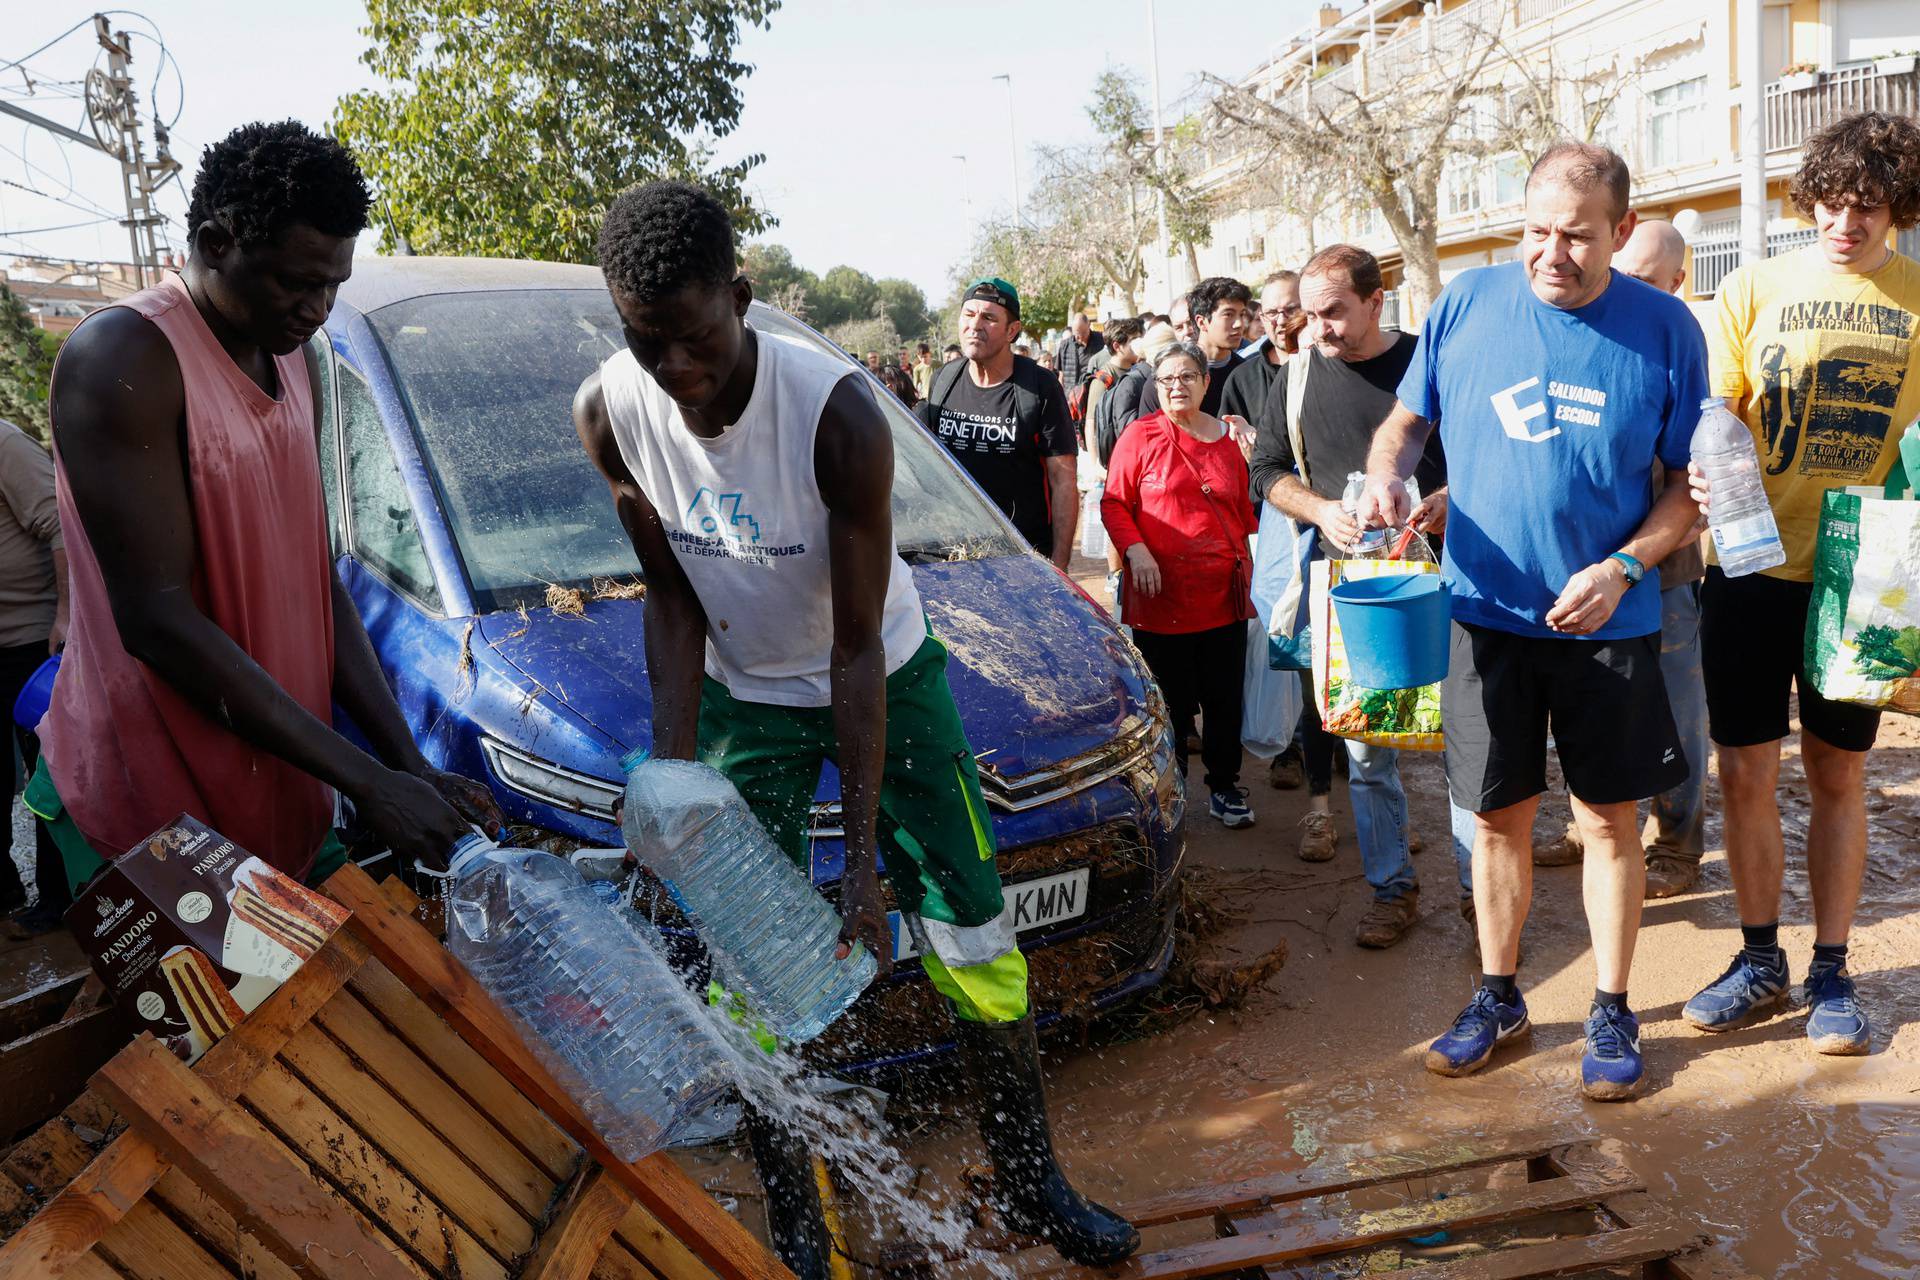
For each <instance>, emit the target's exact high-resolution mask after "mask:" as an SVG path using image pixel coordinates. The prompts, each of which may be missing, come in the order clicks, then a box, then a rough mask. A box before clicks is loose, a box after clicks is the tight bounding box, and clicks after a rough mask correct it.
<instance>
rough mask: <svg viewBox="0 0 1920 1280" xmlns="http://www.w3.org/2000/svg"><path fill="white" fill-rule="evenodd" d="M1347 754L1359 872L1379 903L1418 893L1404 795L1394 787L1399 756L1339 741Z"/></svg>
mask: <svg viewBox="0 0 1920 1280" xmlns="http://www.w3.org/2000/svg"><path fill="white" fill-rule="evenodd" d="M1341 742H1342V744H1343V745H1344V746H1345V747H1346V749H1347V798H1348V800H1349V801H1350V802H1351V803H1352V805H1353V829H1354V834H1355V835H1356V836H1357V837H1358V838H1359V841H1360V869H1361V870H1362V871H1364V872H1366V875H1367V883H1368V884H1370V885H1372V886H1373V896H1374V898H1375V899H1377V900H1378V901H1381V902H1390V901H1392V900H1394V899H1395V898H1404V897H1405V896H1406V895H1407V894H1409V893H1412V892H1414V891H1415V890H1417V889H1418V888H1419V887H1420V880H1419V877H1417V876H1415V875H1414V874H1413V859H1412V858H1411V857H1409V856H1408V854H1407V792H1406V788H1405V787H1403V786H1401V785H1400V753H1399V752H1398V751H1395V750H1394V749H1393V748H1391V747H1374V746H1369V745H1367V744H1366V743H1364V742H1354V741H1352V740H1350V739H1344V738H1343V739H1341Z"/></svg>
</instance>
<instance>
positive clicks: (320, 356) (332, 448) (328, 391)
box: [307, 331, 346, 556]
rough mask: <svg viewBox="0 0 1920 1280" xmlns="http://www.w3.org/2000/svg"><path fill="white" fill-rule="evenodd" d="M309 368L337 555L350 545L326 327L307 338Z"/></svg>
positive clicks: (329, 521) (330, 530)
mask: <svg viewBox="0 0 1920 1280" xmlns="http://www.w3.org/2000/svg"><path fill="white" fill-rule="evenodd" d="M307 368H308V369H309V370H310V371H311V372H312V373H313V407H314V412H315V414H316V416H317V417H318V418H319V427H318V434H319V449H320V492H321V493H322V494H323V495H325V497H326V500H327V545H328V546H329V547H331V548H332V549H333V554H335V555H336V556H337V555H339V554H340V552H341V551H342V550H343V549H344V548H345V546H346V538H345V537H344V536H343V535H342V533H341V530H342V528H343V526H342V524H341V519H340V439H339V436H338V435H337V434H336V433H337V431H338V428H337V427H336V426H335V425H334V415H333V407H334V406H333V400H334V392H333V345H332V344H331V343H329V342H328V341H327V335H326V333H325V332H324V331H323V332H321V333H316V334H314V335H313V337H311V338H309V339H307Z"/></svg>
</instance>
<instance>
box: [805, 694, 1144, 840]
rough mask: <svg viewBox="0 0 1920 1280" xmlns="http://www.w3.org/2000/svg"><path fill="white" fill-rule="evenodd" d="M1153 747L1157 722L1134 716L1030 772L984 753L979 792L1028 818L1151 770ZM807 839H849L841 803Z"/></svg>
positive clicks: (822, 808) (819, 814) (824, 811)
mask: <svg viewBox="0 0 1920 1280" xmlns="http://www.w3.org/2000/svg"><path fill="white" fill-rule="evenodd" d="M1153 745H1154V721H1153V720H1152V719H1150V718H1147V717H1141V716H1135V717H1133V718H1132V719H1131V720H1130V721H1129V724H1128V727H1127V728H1126V729H1125V730H1124V731H1123V732H1122V733H1121V734H1120V736H1118V737H1116V738H1112V739H1110V740H1108V741H1106V742H1103V743H1101V744H1100V745H1099V746H1098V747H1095V748H1094V749H1093V750H1092V751H1087V752H1083V753H1082V754H1080V755H1078V756H1075V757H1074V758H1073V759H1071V760H1066V761H1063V762H1062V763H1060V764H1057V765H1049V766H1048V767H1047V768H1044V769H1035V770H1033V771H1032V772H1031V773H1018V774H1003V773H1001V772H1000V770H999V769H997V768H995V767H994V764H993V759H992V756H993V753H992V752H991V751H986V752H982V753H981V754H980V755H979V756H978V757H976V760H977V761H978V763H979V766H980V791H981V793H982V794H983V795H985V796H986V798H987V804H988V805H990V806H992V807H993V808H995V809H998V810H999V811H1000V812H1002V813H1025V812H1026V811H1027V810H1029V809H1038V808H1039V807H1041V806H1042V805H1047V804H1052V803H1053V802H1054V801H1055V800H1059V799H1061V798H1063V797H1065V796H1070V795H1073V794H1074V793H1075V792H1079V791H1085V790H1086V789H1087V788H1088V787H1092V786H1097V785H1098V784H1100V783H1102V782H1105V781H1106V780H1107V779H1109V778H1115V777H1118V776H1120V775H1121V774H1124V773H1127V772H1128V771H1130V770H1134V769H1146V770H1148V771H1151V770H1152V768H1153ZM808 834H810V835H811V836H813V838H814V839H816V840H838V839H840V838H841V837H842V836H843V835H844V834H845V832H844V831H843V830H842V828H841V824H840V805H839V802H838V801H830V802H828V803H825V804H816V805H814V806H813V819H812V825H811V826H810V827H809V830H808Z"/></svg>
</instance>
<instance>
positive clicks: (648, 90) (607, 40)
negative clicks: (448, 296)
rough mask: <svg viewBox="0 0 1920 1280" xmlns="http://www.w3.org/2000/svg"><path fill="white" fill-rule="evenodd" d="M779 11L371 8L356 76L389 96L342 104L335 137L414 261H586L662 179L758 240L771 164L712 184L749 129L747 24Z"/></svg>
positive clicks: (719, 5) (376, 2)
mask: <svg viewBox="0 0 1920 1280" xmlns="http://www.w3.org/2000/svg"><path fill="white" fill-rule="evenodd" d="M779 5H780V0H641V2H634V0H367V25H366V26H365V27H363V28H361V31H362V33H363V34H364V35H366V36H367V38H368V40H369V41H370V42H371V47H370V48H369V49H368V50H367V52H366V53H365V54H363V55H362V56H361V61H363V62H364V63H366V65H367V66H369V67H371V68H372V69H373V70H374V72H375V73H376V74H377V75H379V76H380V77H381V78H382V79H383V80H386V81H388V82H390V84H391V86H392V87H391V88H387V89H381V90H371V91H363V92H359V93H352V94H348V95H347V96H345V97H343V98H341V99H340V101H339V102H338V103H337V104H336V106H335V108H334V119H333V127H334V130H335V132H336V133H337V134H338V135H339V137H340V139H341V141H343V142H345V143H346V144H347V145H348V146H350V147H352V148H353V149H354V152H355V153H356V154H357V155H358V156H359V158H360V163H361V165H362V167H364V168H365V170H366V172H367V176H368V177H369V178H371V179H372V180H373V183H374V185H375V186H376V187H377V188H378V189H379V191H380V192H381V194H382V195H383V196H384V197H385V200H386V205H387V210H388V212H389V213H390V214H391V217H392V219H393V224H394V228H395V229H396V230H397V231H399V233H400V234H401V235H403V236H405V237H406V238H407V239H408V240H409V241H410V242H411V243H412V245H413V248H414V249H415V251H416V252H420V253H444V254H475V255H485V256H492V257H505V258H542V259H550V260H555V261H563V262H592V261H594V244H595V241H596V240H597V239H598V236H599V232H600V218H601V214H602V213H603V212H604V211H605V209H606V206H607V204H608V202H609V201H611V200H612V198H613V197H614V196H616V195H618V194H619V193H620V192H621V191H623V190H625V189H626V188H627V187H630V186H632V185H633V184H635V183H638V182H644V181H647V180H649V179H653V178H687V179H692V180H696V181H699V182H702V183H704V184H706V185H707V186H709V187H710V188H712V189H713V190H714V191H715V192H716V193H717V194H718V195H719V196H720V198H721V199H722V200H723V201H725V202H726V203H727V205H728V207H729V208H730V209H732V210H733V213H734V217H735V219H736V220H737V224H738V225H739V226H740V227H741V228H742V229H743V230H745V231H748V232H753V231H760V230H763V229H765V228H766V227H767V226H768V225H769V223H770V222H771V219H770V218H769V217H768V215H767V214H766V212H765V211H764V210H762V209H760V208H758V207H757V206H755V205H754V203H753V202H752V200H751V199H749V198H748V196H747V195H746V192H745V191H744V189H743V183H744V180H745V178H746V176H747V173H748V172H749V171H750V170H751V169H752V168H753V166H754V165H756V164H758V163H759V161H760V157H759V156H749V157H748V158H747V159H745V160H743V161H741V162H739V163H738V164H733V165H725V166H718V167H716V166H715V165H714V164H713V152H712V147H711V140H712V139H714V138H719V137H724V136H725V135H726V134H728V133H730V132H731V131H732V130H733V128H734V126H735V125H736V124H737V123H738V122H739V119H740V106H741V103H740V92H739V82H740V80H741V79H742V78H743V77H744V76H745V75H746V74H747V73H748V72H749V71H750V70H751V68H750V67H749V66H748V65H747V64H745V63H742V62H739V61H736V60H735V59H734V57H733V51H734V44H735V41H736V39H737V38H738V36H739V32H740V28H741V26H742V24H755V25H762V24H764V23H765V22H766V20H767V18H768V15H770V14H771V13H773V11H774V10H776V9H777V8H779ZM376 221H379V218H378V216H376Z"/></svg>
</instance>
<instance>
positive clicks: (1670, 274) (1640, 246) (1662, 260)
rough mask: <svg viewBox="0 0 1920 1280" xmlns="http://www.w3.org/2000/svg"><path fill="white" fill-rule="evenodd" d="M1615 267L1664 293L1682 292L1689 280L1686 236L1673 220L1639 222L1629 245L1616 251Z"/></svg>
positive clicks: (1616, 269)
mask: <svg viewBox="0 0 1920 1280" xmlns="http://www.w3.org/2000/svg"><path fill="white" fill-rule="evenodd" d="M1613 269H1614V270H1615V271H1624V272H1626V273H1627V274H1628V275H1630V276H1632V277H1633V278H1634V279H1635V280H1639V281H1641V282H1642V283H1644V284H1650V285H1652V286H1653V287H1654V288H1656V289H1659V290H1660V291H1662V292H1663V293H1679V292H1680V286H1681V285H1683V284H1685V283H1686V282H1687V242H1686V239H1685V238H1684V237H1683V236H1681V234H1680V233H1679V232H1678V231H1676V230H1674V227H1673V224H1672V223H1671V222H1655V221H1653V220H1651V219H1649V220H1648V221H1646V222H1642V223H1639V224H1638V225H1636V226H1635V227H1634V229H1633V234H1632V235H1630V236H1628V237H1627V245H1626V248H1624V249H1622V250H1620V252H1619V253H1616V254H1614V255H1613Z"/></svg>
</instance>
